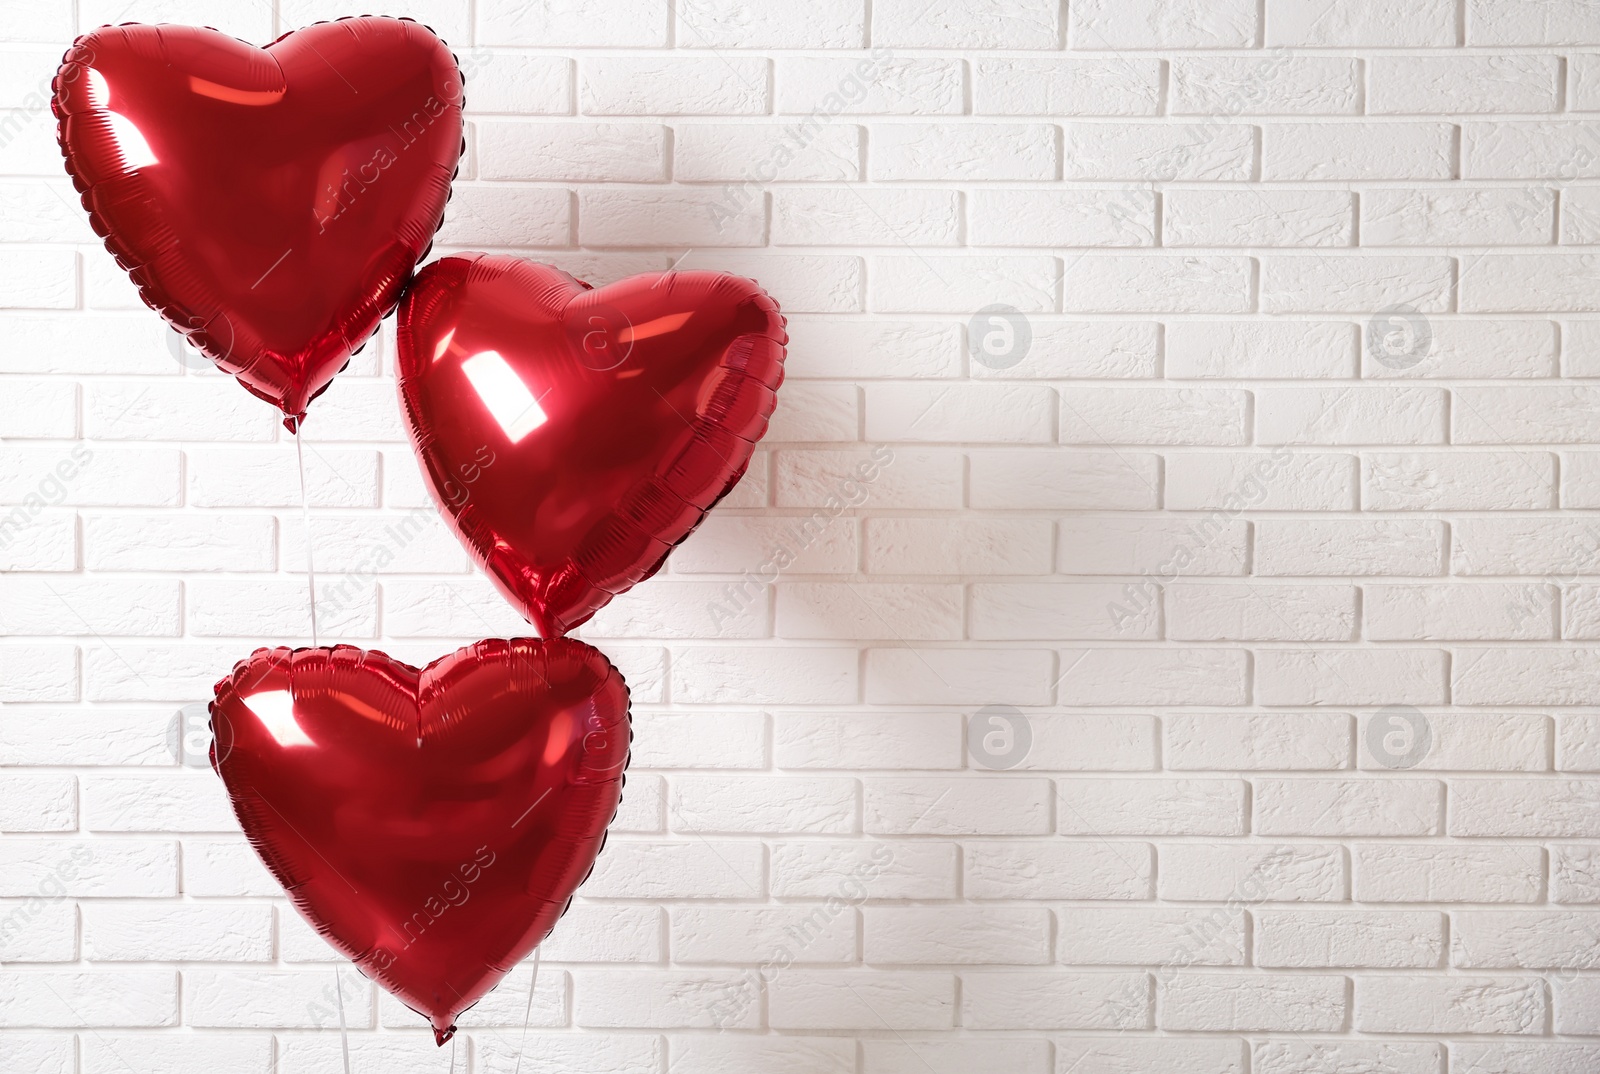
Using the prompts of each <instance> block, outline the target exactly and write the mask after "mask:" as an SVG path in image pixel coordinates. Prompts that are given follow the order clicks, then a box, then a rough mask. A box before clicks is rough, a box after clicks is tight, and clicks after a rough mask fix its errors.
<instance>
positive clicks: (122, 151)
mask: <svg viewBox="0 0 1600 1074" xmlns="http://www.w3.org/2000/svg"><path fill="white" fill-rule="evenodd" d="M87 70H88V72H89V103H90V105H91V106H93V107H95V108H99V109H103V110H104V111H105V117H106V126H107V127H109V128H110V129H111V138H112V140H113V141H114V142H115V143H116V145H117V157H118V162H117V164H118V167H117V170H118V171H120V172H121V173H122V174H123V175H128V174H130V173H132V172H136V171H138V170H139V169H140V168H148V167H150V165H152V164H159V163H160V161H158V160H156V155H155V152H154V151H153V150H151V148H150V143H149V142H147V141H146V140H145V137H144V133H143V132H142V131H140V130H139V128H138V127H137V126H135V125H134V122H133V120H131V119H129V118H128V117H127V116H125V115H123V114H121V113H120V112H113V111H111V109H110V108H108V107H107V105H109V104H110V103H111V87H110V85H109V84H108V83H107V82H106V76H105V75H103V74H101V73H100V72H99V71H96V70H95V69H94V68H93V67H90V68H88V69H87Z"/></svg>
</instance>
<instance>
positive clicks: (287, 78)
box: [52, 17, 462, 429]
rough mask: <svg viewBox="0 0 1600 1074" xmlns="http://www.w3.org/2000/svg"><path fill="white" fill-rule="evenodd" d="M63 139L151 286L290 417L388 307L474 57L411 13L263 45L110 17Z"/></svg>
mask: <svg viewBox="0 0 1600 1074" xmlns="http://www.w3.org/2000/svg"><path fill="white" fill-rule="evenodd" d="M53 88H54V99H53V101H52V107H53V109H54V111H55V115H56V118H57V120H58V121H59V127H58V134H57V136H58V141H59V142H60V145H61V152H62V154H63V155H64V156H65V157H66V165H67V171H68V172H69V173H70V174H71V176H72V179H73V182H74V183H75V184H76V186H77V188H78V191H79V193H80V194H81V195H82V200H83V205H84V208H85V209H87V210H88V211H89V220H90V222H91V224H93V226H94V229H95V231H96V233H98V234H99V235H100V236H101V237H102V238H104V239H105V244H106V248H107V249H108V250H110V251H111V253H112V254H113V255H115V257H116V259H117V262H118V264H120V265H121V266H122V267H123V268H124V269H125V270H127V272H128V274H129V276H131V277H132V279H133V282H134V283H135V284H136V285H137V286H138V288H139V294H140V296H141V297H142V298H143V299H144V301H145V303H146V304H147V305H149V306H150V307H152V308H153V309H155V310H157V311H158V312H160V313H161V314H162V316H164V317H165V318H166V319H167V320H168V322H170V323H171V325H172V326H173V328H174V329H176V330H177V331H179V332H181V333H183V334H185V335H186V336H187V337H188V338H189V341H190V343H191V344H192V345H193V346H195V347H196V348H197V349H198V350H200V351H202V352H203V353H204V354H206V355H207V356H208V357H209V358H211V360H212V361H214V362H215V363H216V364H217V365H218V366H220V367H221V368H222V369H223V370H225V371H227V372H228V373H231V374H233V375H234V376H236V377H238V379H239V382H240V383H241V384H243V385H244V386H245V387H246V388H247V389H249V390H250V391H251V392H253V393H255V394H256V395H258V396H260V397H261V398H262V399H265V400H267V401H268V402H270V403H272V404H273V405H275V406H277V407H279V408H280V409H282V410H283V412H284V414H285V415H286V416H287V421H286V424H288V425H289V427H290V428H291V429H294V428H295V427H296V425H297V424H298V421H299V420H300V419H302V418H304V416H305V411H306V405H307V404H308V403H309V402H310V401H311V400H312V399H313V398H315V397H316V396H317V395H318V394H319V393H320V392H322V391H323V389H325V388H326V387H327V385H328V382H329V381H330V380H332V379H333V377H334V375H335V374H337V373H338V372H339V370H340V369H342V368H343V367H344V365H345V363H346V362H348V361H349V359H350V355H351V354H352V353H354V352H355V351H356V350H357V349H359V347H360V346H361V345H362V343H363V342H364V341H365V340H366V339H367V337H368V336H370V335H371V334H372V333H373V331H374V330H375V329H376V328H377V326H378V322H379V320H380V319H382V318H383V317H384V316H385V315H386V314H387V313H389V312H390V311H391V310H393V309H394V306H395V303H396V302H397V301H399V298H400V292H401V289H402V288H403V287H404V286H405V283H406V281H407V280H408V279H409V278H410V276H411V273H412V271H413V269H414V268H415V267H416V264H417V262H418V260H420V259H421V258H422V257H423V256H424V255H425V254H426V252H427V251H428V249H429V247H430V245H431V244H432V241H433V234H434V232H435V231H436V230H438V227H439V225H440V223H441V222H442V220H443V218H444V207H445V202H446V201H448V200H449V197H450V181H451V179H452V178H453V177H454V175H455V171H456V163H457V161H458V160H459V158H460V155H461V150H462V140H461V139H462V136H461V104H462V84H461V74H460V72H459V71H458V70H457V68H456V64H455V59H454V57H453V56H451V54H450V50H449V49H448V48H447V47H446V46H445V44H444V42H442V41H440V40H439V39H438V38H437V37H435V36H434V35H433V33H432V32H431V31H429V30H428V29H427V28H426V27H424V26H422V25H420V24H418V23H415V22H411V21H409V20H402V19H391V18H376V17H363V18H352V19H341V20H339V21H338V22H329V23H319V24H317V25H315V26H310V27H308V28H306V29H303V30H297V31H294V32H292V33H288V34H285V35H284V36H283V37H281V38H279V39H278V40H277V41H275V42H273V43H272V44H271V45H269V46H267V47H266V48H265V49H260V48H256V47H255V46H253V45H248V44H246V43H244V42H242V41H237V40H235V39H233V38H231V37H228V36H227V35H226V34H222V33H219V32H218V31H216V30H210V29H201V28H199V27H194V26H140V25H133V24H129V25H123V26H104V27H101V28H100V29H98V30H95V31H94V32H92V33H89V34H85V35H84V36H82V37H80V38H78V40H77V41H76V42H75V43H74V44H73V46H72V48H71V49H70V50H69V51H68V52H67V54H66V58H65V59H64V60H63V61H62V64H61V67H60V69H59V70H58V71H57V72H56V77H55V83H54V87H53Z"/></svg>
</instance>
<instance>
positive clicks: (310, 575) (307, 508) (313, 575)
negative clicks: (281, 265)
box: [294, 419, 349, 1074]
mask: <svg viewBox="0 0 1600 1074" xmlns="http://www.w3.org/2000/svg"><path fill="white" fill-rule="evenodd" d="M304 428H305V422H304V420H303V419H302V420H301V421H297V422H295V429H294V455H295V460H296V461H297V462H298V463H299V464H300V520H301V523H302V525H303V527H304V529H305V534H306V597H307V598H308V599H309V600H310V602H311V647H312V648H313V649H315V648H316V647H317V571H316V567H315V566H314V564H313V562H312V557H311V498H310V497H309V496H308V495H307V494H306V450H305V448H304V447H303V446H302V445H301V443H300V434H301V430H303V429H304ZM345 1069H346V1072H347V1074H348V1071H349V1064H348V1063H346V1064H345Z"/></svg>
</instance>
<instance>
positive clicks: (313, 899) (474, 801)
mask: <svg viewBox="0 0 1600 1074" xmlns="http://www.w3.org/2000/svg"><path fill="white" fill-rule="evenodd" d="M211 725H212V732H213V736H214V737H213V742H212V757H211V763H212V765H213V767H215V768H216V770H217V772H218V773H219V774H220V775H221V776H222V779H223V782H224V783H225V784H226V785H227V789H228V795H229V797H230V798H231V799H232V801H233V807H234V811H235V812H236V813H237V814H238V816H239V823H240V824H241V825H243V827H244V831H245V834H246V835H247V836H248V837H249V839H250V843H251V845H252V846H254V847H255V849H256V852H257V853H258V854H260V855H261V859H262V861H264V862H265V863H266V865H267V868H269V869H270V870H271V871H272V874H273V875H274V876H275V877H277V879H278V882H279V883H281V884H282V885H283V886H284V889H285V890H286V891H287V892H288V893H289V898H290V899H292V900H293V902H294V904H295V907H296V908H297V909H298V910H299V911H300V912H301V913H302V914H303V915H305V917H306V919H307V920H308V921H310V922H311V924H312V925H314V926H315V927H316V929H317V931H318V932H320V933H321V934H322V935H323V936H324V937H325V938H326V939H327V940H328V941H329V942H330V943H331V944H333V946H334V947H336V948H337V949H338V950H339V951H340V952H341V953H343V954H344V955H345V956H346V957H348V958H350V959H351V960H353V961H354V962H355V963H356V965H357V966H359V967H360V968H361V971H362V972H363V973H365V974H366V975H367V976H368V977H371V978H372V979H373V980H375V981H377V982H378V983H379V984H381V985H382V986H383V987H384V988H386V989H388V990H389V991H390V992H392V993H393V994H394V995H395V996H397V997H398V998H399V999H401V1000H402V1001H403V1002H405V1003H406V1004H407V1005H408V1006H410V1007H411V1008H413V1009H414V1010H416V1011H419V1012H420V1013H422V1014H424V1015H426V1016H427V1017H428V1018H429V1019H430V1020H431V1021H432V1023H433V1027H434V1032H435V1034H436V1036H437V1039H438V1041H439V1043H441V1044H442V1043H444V1041H446V1040H448V1039H449V1037H450V1035H451V1033H452V1032H454V1027H455V1020H456V1017H457V1015H459V1014H460V1013H461V1012H462V1011H464V1010H466V1009H467V1008H468V1007H470V1006H472V1005H473V1004H474V1003H476V1002H477V1001H478V1000H479V999H480V998H481V997H482V996H483V995H484V993H486V992H488V991H489V990H490V989H491V988H493V987H494V986H495V984H496V983H497V982H498V981H499V980H500V978H501V977H503V976H505V974H506V973H507V971H509V970H510V969H511V968H512V967H513V966H515V965H516V963H517V962H518V961H519V960H520V959H522V958H524V957H525V956H526V955H527V954H528V953H529V952H530V951H532V950H533V948H534V947H535V946H537V945H538V944H539V942H540V941H541V940H543V939H544V937H545V935H546V934H547V933H549V931H550V928H551V926H552V925H554V924H555V922H556V919H557V918H558V917H560V916H561V914H562V912H563V911H564V910H565V909H566V907H567V903H568V901H569V900H570V899H571V897H572V893H573V891H574V890H575V889H576V888H577V886H578V885H579V884H580V883H582V882H583V879H584V878H585V877H586V876H587V875H588V874H589V870H590V868H591V867H592V866H593V864H594V859H595V855H597V854H598V853H599V852H600V848H601V846H602V845H604V843H605V830H606V825H607V824H609V823H610V822H611V818H612V816H613V815H615V813H616V808H617V803H618V801H619V800H620V798H621V793H622V772H623V769H624V768H625V767H626V765H627V763H628V742H629V737H630V732H629V724H628V688H627V686H626V685H625V684H624V683H623V681H622V675H621V674H620V673H619V672H618V671H617V669H616V668H614V667H612V666H611V664H610V662H609V661H607V660H606V658H605V657H604V656H602V655H601V654H600V653H599V652H598V651H597V650H595V649H592V648H590V647H589V646H587V645H584V644H583V643H582V642H578V641H573V640H570V639H561V640H556V641H550V642H542V641H538V640H534V639H528V638H519V639H514V640H511V641H480V642H478V643H477V644H475V645H472V646H470V647H468V648H465V649H461V650H458V651H457V652H455V653H452V654H451V655H449V656H446V657H443V658H441V659H439V660H436V661H434V662H433V663H432V664H429V665H428V666H427V667H426V668H423V669H422V670H421V671H418V670H417V669H416V668H414V667H411V666H409V665H407V664H403V663H401V662H400V661H398V660H392V659H390V658H389V657H387V656H385V655H384V654H383V653H379V652H366V651H363V650H361V649H356V648H353V647H351V646H348V645H339V646H335V647H333V648H331V649H329V648H320V649H296V650H293V651H291V650H289V649H259V650H257V651H256V652H255V653H254V654H252V655H251V657H250V658H249V659H248V660H243V661H240V662H239V664H238V665H237V666H236V667H235V668H234V669H233V674H231V675H229V676H228V677H227V678H226V679H223V680H222V681H221V682H219V683H217V688H216V700H215V701H213V702H212V705H211Z"/></svg>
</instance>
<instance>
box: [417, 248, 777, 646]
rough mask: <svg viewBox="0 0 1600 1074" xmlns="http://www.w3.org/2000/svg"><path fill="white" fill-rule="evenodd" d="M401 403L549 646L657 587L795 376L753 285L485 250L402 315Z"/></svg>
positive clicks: (460, 518) (426, 464)
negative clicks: (585, 267) (608, 274)
mask: <svg viewBox="0 0 1600 1074" xmlns="http://www.w3.org/2000/svg"><path fill="white" fill-rule="evenodd" d="M398 339H399V375H400V395H401V402H402V405H403V408H404V411H405V415H406V420H407V424H408V426H409V430H410V434H411V440H412V445H413V446H414V447H415V448H416V452H417V456H418V458H419V460H420V461H421V463H422V469H423V473H424V476H425V479H426V481H427V484H428V486H429V488H430V489H431V490H432V492H433V496H434V499H435V500H436V501H437V502H438V504H439V506H440V508H441V509H442V510H443V512H444V514H445V516H446V517H447V518H448V519H449V520H450V522H451V523H452V525H453V526H454V528H455V531H456V533H457V535H458V536H459V537H460V538H461V540H462V542H463V544H465V545H466V547H467V548H468V550H469V551H470V552H472V554H473V555H474V556H475V557H476V559H477V560H478V562H479V563H480V564H481V565H482V566H483V567H484V568H485V569H486V570H487V571H488V573H489V574H490V576H491V577H493V578H494V580H495V581H496V583H497V584H498V585H499V587H500V589H501V590H502V591H503V592H504V593H505V594H506V596H507V597H508V598H509V599H510V600H511V602H512V603H513V604H514V605H515V606H516V607H517V608H519V609H520V610H521V611H522V614H523V616H524V617H525V618H527V619H528V621H529V622H531V623H532V624H533V625H534V626H535V627H536V628H537V629H538V631H539V633H540V634H541V635H542V636H544V637H547V638H548V637H558V636H560V635H562V634H563V633H565V632H566V631H568V630H570V629H571V628H573V627H575V626H577V625H578V624H580V623H582V622H583V621H584V620H586V619H588V618H589V617H590V616H591V615H593V614H594V612H595V611H596V610H598V609H599V608H600V607H601V606H603V605H604V604H605V603H606V602H607V601H609V600H610V599H611V597H612V596H614V595H615V594H617V593H621V592H623V591H624V590H626V589H628V588H629V587H630V586H632V585H634V584H635V583H637V582H639V581H640V580H641V579H644V578H647V577H649V576H650V575H651V574H653V573H654V572H655V571H656V570H657V569H658V568H660V566H661V564H662V562H663V561H664V560H665V559H666V556H667V554H668V553H669V552H670V551H671V550H672V548H673V546H674V545H676V544H677V543H678V542H680V541H682V540H683V539H684V538H685V537H687V536H688V535H689V533H690V532H692V531H693V530H694V528H695V527H696V526H697V525H699V524H700V521H701V519H702V518H704V517H705V513H706V511H708V510H709V509H710V508H711V507H712V506H713V505H715V504H716V502H717V501H718V500H720V499H721V498H722V497H723V496H725V495H727V493H728V492H729V490H730V489H732V488H733V486H734V484H735V483H736V482H737V481H738V480H739V478H740V477H741V476H743V474H744V472H745V468H746V467H747V466H748V465H749V463H750V456H751V453H752V452H753V450H754V448H755V444H756V442H757V441H758V440H760V439H761V436H762V434H763V433H765V432H766V429H767V419H768V418H769V417H770V416H771V414H772V411H773V407H774V406H775V405H776V400H777V395H776V393H777V389H778V386H779V385H780V384H781V383H782V381H783V357H784V344H785V343H787V342H788V337H787V335H786V334H785V332H784V320H783V317H782V316H781V315H780V314H779V312H778V306H777V304H776V303H775V302H773V301H772V299H771V298H769V297H768V296H767V294H766V293H765V292H764V291H762V290H761V289H760V288H759V287H757V286H756V285H755V284H754V283H753V282H751V281H749V280H745V279H741V278H739V277H737V276H730V275H728V274H726V273H714V272H668V273H665V274H663V275H646V276H634V277H631V278H629V279H626V280H623V281H621V282H619V283H615V284H611V285H610V286H607V287H602V288H599V289H598V290H594V289H591V288H590V287H589V286H588V285H587V284H584V283H581V282H579V281H578V280H575V279H573V278H572V277H571V276H569V275H567V274H566V273H565V272H562V271H560V270H559V269H555V268H551V267H550V266H548V265H538V264H534V263H532V262H528V261H523V260H520V259H518V258H514V257H506V256H493V255H489V254H468V255H463V256H459V257H447V258H445V259H443V260H441V261H437V262H434V263H433V264H431V265H428V266H427V267H425V268H424V269H423V270H422V271H421V272H420V273H418V275H417V279H416V281H415V283H414V284H413V285H412V287H411V288H410V289H409V290H408V291H407V292H406V296H405V299H404V300H403V301H402V302H401V304H400V313H399V334H398Z"/></svg>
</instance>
